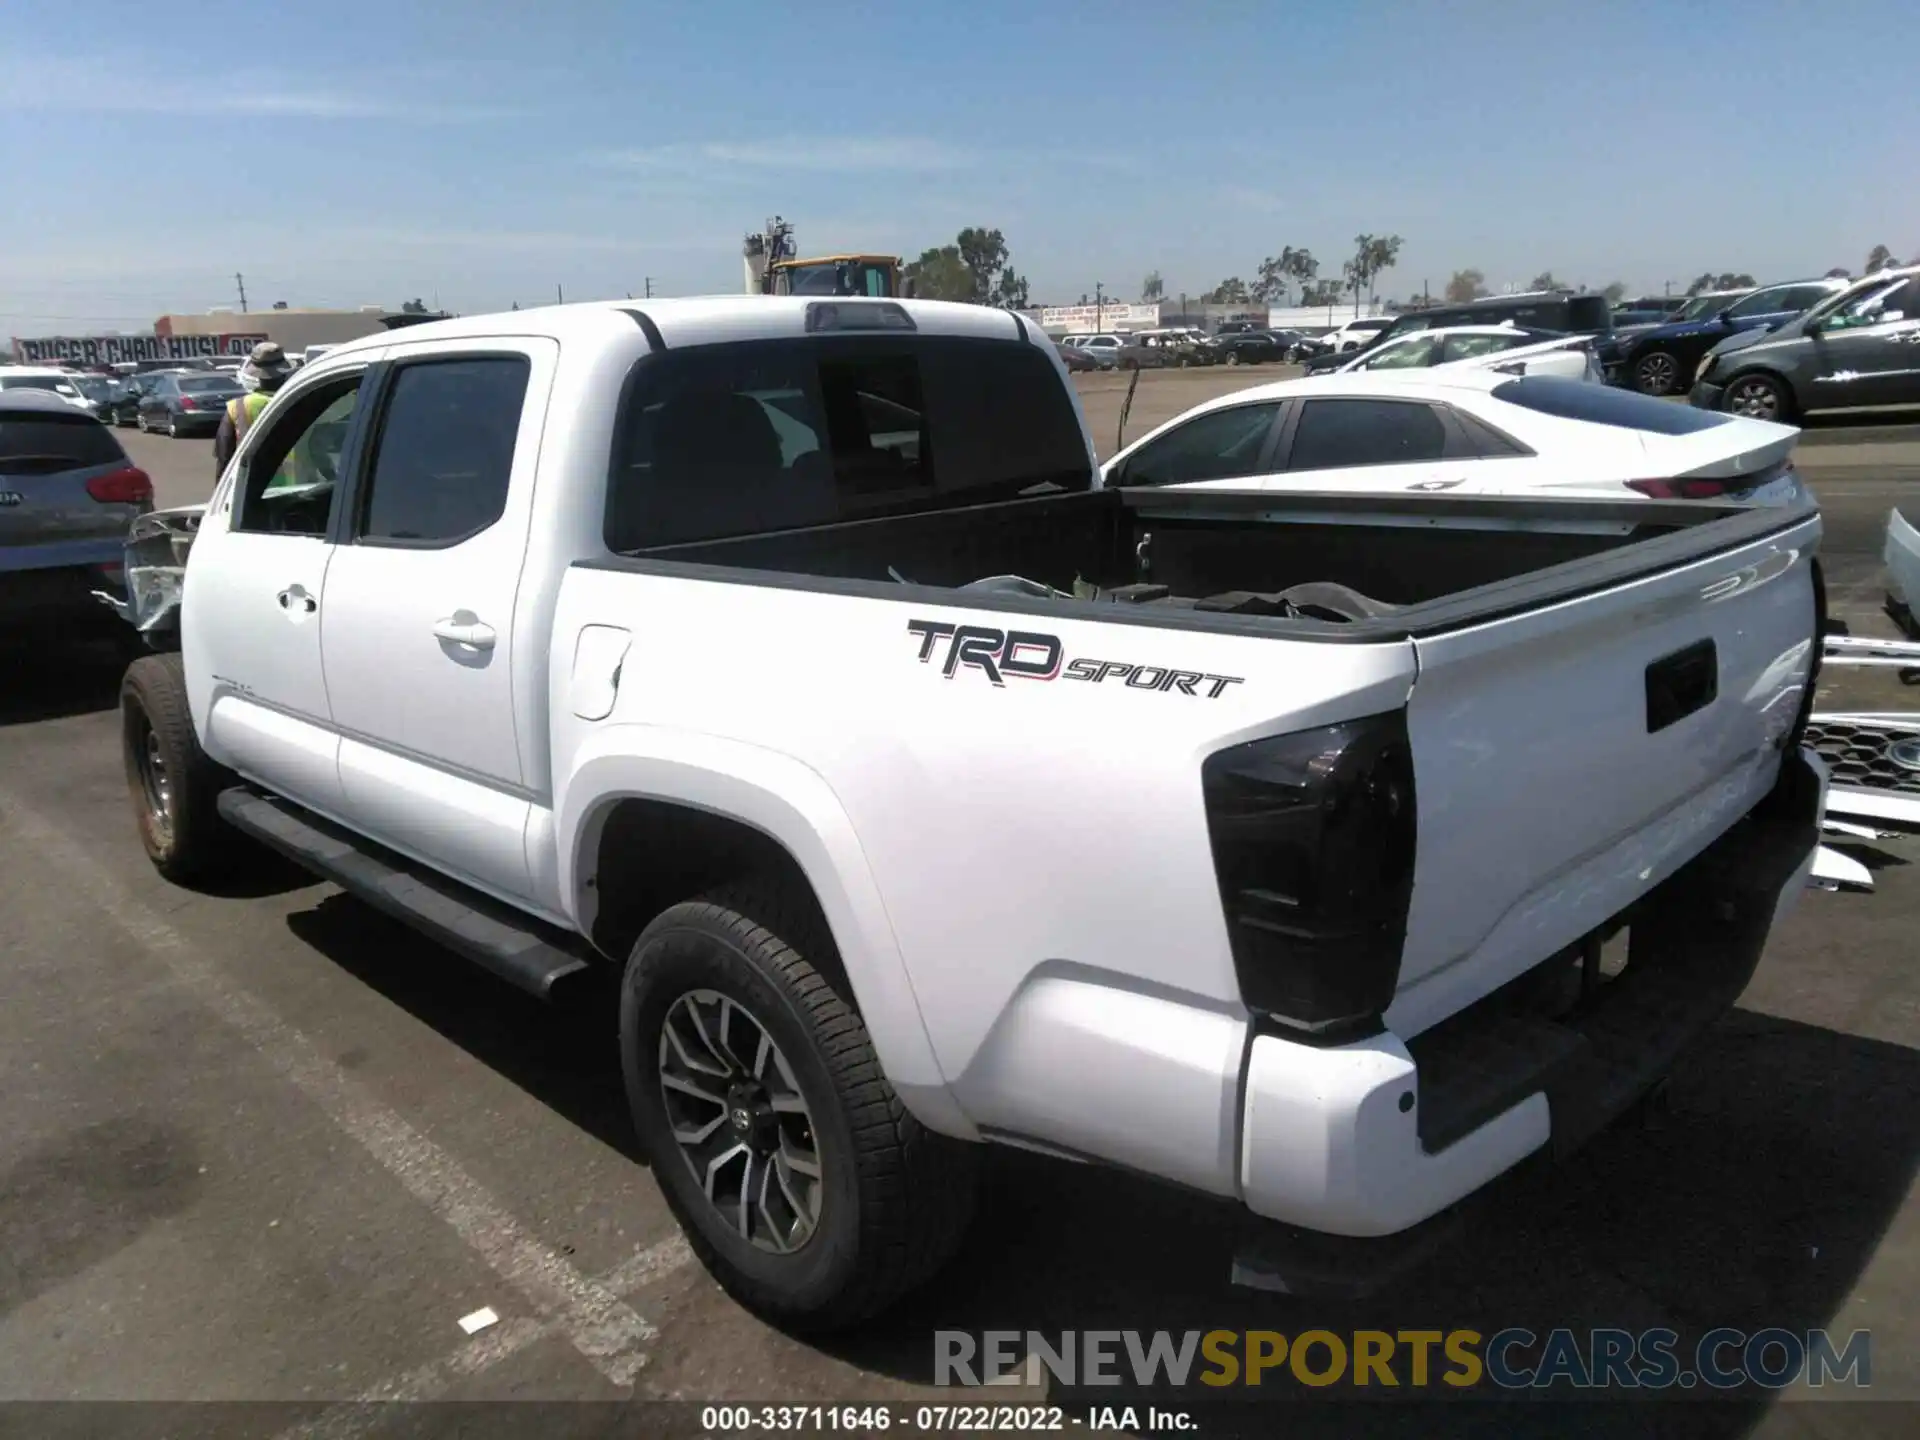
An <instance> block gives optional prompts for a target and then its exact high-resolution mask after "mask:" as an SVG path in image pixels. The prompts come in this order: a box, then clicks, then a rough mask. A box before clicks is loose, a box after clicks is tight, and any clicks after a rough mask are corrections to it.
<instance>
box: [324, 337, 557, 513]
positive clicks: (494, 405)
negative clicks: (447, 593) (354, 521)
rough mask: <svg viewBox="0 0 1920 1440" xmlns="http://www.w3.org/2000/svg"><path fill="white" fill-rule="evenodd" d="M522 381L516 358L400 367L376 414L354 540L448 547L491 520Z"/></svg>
mask: <svg viewBox="0 0 1920 1440" xmlns="http://www.w3.org/2000/svg"><path fill="white" fill-rule="evenodd" d="M531 373H532V367H531V366H529V365H528V363H527V361H526V360H525V359H524V358H523V357H521V356H517V355H486V356H463V357H460V358H457V359H446V360H420V361H412V362H409V363H407V364H405V365H402V366H400V367H399V368H398V370H397V371H396V372H395V374H394V377H393V384H392V388H391V390H390V391H389V392H388V394H387V397H386V399H385V402H384V403H383V405H382V406H381V415H380V430H379V435H378V438H377V439H376V440H375V442H374V452H373V463H372V466H371V468H370V470H369V471H368V477H367V496H366V500H365V506H366V508H365V511H364V516H363V519H362V520H361V523H360V527H359V538H360V539H361V540H362V541H374V542H386V543H389V544H402V545H422V546H425V545H432V546H445V545H456V544H458V543H459V542H460V541H462V540H465V539H468V538H470V537H471V536H474V535H477V534H479V533H480V532H481V531H482V530H485V529H486V528H487V527H488V526H489V525H491V524H493V522H494V521H496V520H498V519H499V518H500V517H501V515H502V514H504V513H505V511H506V508H507V485H508V482H509V481H510V480H511V478H512V476H513V452H514V445H515V442H516V440H517V439H518V436H519V433H520V410H521V406H522V403H523V402H524V401H525V399H526V393H527V380H528V377H529V375H530V374H531Z"/></svg>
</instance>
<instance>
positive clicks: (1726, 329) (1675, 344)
mask: <svg viewBox="0 0 1920 1440" xmlns="http://www.w3.org/2000/svg"><path fill="white" fill-rule="evenodd" d="M1846 288H1847V282H1846V281H1844V280H1796V281H1793V282H1791V283H1788V284H1784V285H1764V286H1761V287H1760V288H1759V289H1757V290H1751V291H1749V292H1748V293H1747V294H1745V295H1743V296H1741V297H1740V298H1739V299H1737V300H1733V301H1730V302H1729V303H1727V304H1725V305H1723V306H1721V307H1720V308H1719V309H1717V310H1710V311H1709V313H1707V314H1704V315H1700V316H1698V317H1697V318H1694V319H1689V320H1676V321H1673V322H1671V323H1670V324H1666V325H1656V326H1654V327H1653V328H1652V329H1650V330H1638V331H1635V332H1634V333H1633V334H1631V335H1628V336H1624V337H1622V340H1621V346H1620V351H1619V355H1618V366H1617V369H1616V372H1615V373H1616V374H1617V375H1618V376H1619V377H1620V379H1621V380H1622V382H1623V383H1625V384H1629V385H1631V386H1633V388H1634V389H1636V390H1638V391H1639V392H1640V393H1641V394H1642V395H1671V394H1674V393H1675V392H1676V391H1681V390H1685V389H1686V388H1687V384H1688V382H1689V381H1690V380H1692V378H1693V372H1694V370H1695V368H1696V367H1697V366H1698V365H1699V364H1700V357H1701V356H1702V355H1705V354H1706V353H1707V351H1709V350H1711V349H1712V348H1713V347H1714V346H1715V345H1717V344H1719V343H1720V342H1721V341H1722V340H1724V339H1726V338H1727V336H1729V335H1737V334H1739V333H1741V332H1742V331H1746V330H1755V329H1759V330H1768V329H1771V328H1773V327H1774V326H1776V325H1778V324H1780V323H1781V322H1782V321H1784V320H1791V319H1792V318H1793V317H1794V316H1796V315H1798V314H1800V313H1802V312H1803V311H1805V310H1807V309H1808V308H1810V307H1811V306H1814V305H1817V304H1819V303H1820V302H1821V301H1822V300H1824V299H1826V298H1827V297H1828V296H1829V295H1833V294H1837V293H1838V292H1839V291H1841V290H1844V289H1846Z"/></svg>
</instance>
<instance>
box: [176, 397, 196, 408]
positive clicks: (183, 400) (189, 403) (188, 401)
mask: <svg viewBox="0 0 1920 1440" xmlns="http://www.w3.org/2000/svg"><path fill="white" fill-rule="evenodd" d="M180 408H181V409H182V410H198V409H199V408H200V407H199V406H198V405H196V404H195V403H194V399H193V397H192V396H191V395H182V396H181V397H180Z"/></svg>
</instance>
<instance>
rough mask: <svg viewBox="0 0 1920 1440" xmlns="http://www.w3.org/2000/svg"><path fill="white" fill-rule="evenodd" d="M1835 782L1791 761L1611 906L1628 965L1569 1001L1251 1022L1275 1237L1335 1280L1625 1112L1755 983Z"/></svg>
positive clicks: (1247, 1143) (1249, 1177)
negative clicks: (1333, 1023) (1623, 901)
mask: <svg viewBox="0 0 1920 1440" xmlns="http://www.w3.org/2000/svg"><path fill="white" fill-rule="evenodd" d="M1826 783H1827V780H1826V768H1825V766H1824V765H1822V764H1821V762H1820V761H1819V760H1818V759H1817V758H1815V757H1814V756H1813V755H1812V753H1811V752H1807V751H1803V752H1801V753H1800V754H1798V755H1795V756H1792V757H1789V758H1788V759H1787V760H1786V761H1785V762H1783V764H1782V766H1781V776H1780V780H1779V783H1778V784H1777V785H1776V786H1775V788H1774V789H1773V791H1772V792H1771V793H1770V794H1769V795H1768V796H1767V798H1766V799H1765V800H1764V801H1762V802H1761V803H1760V804H1759V805H1758V806H1756V807H1755V808H1754V810H1753V811H1752V812H1750V813H1749V814H1748V815H1747V816H1746V817H1745V818H1743V819H1742V820H1741V821H1740V822H1739V823H1738V824H1736V825H1735V826H1734V827H1733V828H1732V829H1731V830H1729V831H1728V832H1727V833H1726V834H1725V835H1723V836H1722V837H1721V838H1720V839H1719V840H1718V841H1716V842H1715V843H1714V844H1713V845H1712V846H1710V847H1709V848H1708V849H1707V850H1706V851H1704V852H1703V853H1702V854H1700V855H1699V856H1698V857H1696V858H1695V859H1694V860H1693V861H1691V862H1690V863H1688V864H1687V865H1686V866H1684V867H1683V868H1682V869H1680V870H1679V871H1677V872H1675V874H1674V875H1673V876H1672V877H1671V878H1669V879H1668V880H1667V881H1665V882H1664V883H1663V884H1661V885H1660V886H1659V887H1658V888H1657V889H1655V890H1654V891H1652V892H1651V893H1649V894H1648V895H1647V896H1646V897H1645V898H1644V899H1642V900H1641V901H1640V902H1639V903H1638V904H1636V905H1635V906H1634V907H1633V909H1632V910H1631V912H1629V913H1628V914H1626V915H1623V916H1621V917H1617V918H1618V919H1619V921H1621V922H1622V923H1624V924H1626V925H1628V926H1630V934H1631V949H1630V956H1629V960H1628V964H1627V967H1626V969H1625V970H1624V971H1622V972H1621V973H1620V975H1619V976H1618V978H1616V979H1613V980H1609V981H1605V982H1603V983H1601V984H1599V985H1598V986H1597V987H1596V988H1595V989H1594V990H1593V991H1592V992H1591V994H1590V995H1589V997H1588V998H1587V999H1586V1000H1584V1001H1582V1002H1580V1003H1579V1004H1578V1005H1576V1006H1575V1007H1574V1008H1573V1009H1572V1010H1570V1011H1568V1012H1566V1013H1563V1014H1560V1015H1557V1016H1555V1017H1553V1018H1547V1017H1546V1016H1544V1015H1540V1014H1533V1013H1527V1012H1526V1011H1524V1010H1523V1009H1522V1008H1521V1007H1520V1006H1519V1005H1518V1004H1517V1003H1516V1000H1515V997H1514V996H1513V995H1512V994H1510V993H1507V992H1501V993H1497V994H1495V995H1493V996H1489V997H1488V998H1487V999H1486V1000H1485V1001H1483V1002H1481V1003H1480V1004H1478V1005H1475V1006H1473V1007H1470V1008H1469V1009H1468V1010H1466V1011H1464V1012H1462V1013H1461V1014H1459V1015H1456V1016H1454V1017H1452V1018H1450V1019H1448V1020H1447V1021H1445V1022H1444V1023H1443V1024H1441V1025H1439V1026H1436V1027H1434V1029H1432V1030H1429V1031H1426V1032H1424V1033H1423V1034H1421V1035H1419V1036H1416V1037H1415V1038H1414V1039H1413V1040H1412V1041H1410V1042H1409V1041H1403V1040H1401V1039H1400V1038H1399V1037H1398V1036H1395V1035H1393V1034H1391V1033H1382V1034H1380V1035H1377V1036H1374V1037H1372V1038H1371V1039H1367V1040H1363V1041H1356V1042H1353V1043H1351V1044H1347V1045H1342V1046H1338V1047H1332V1048H1325V1049H1321V1048H1315V1047H1312V1046H1308V1045H1302V1044H1299V1043H1298V1042H1296V1041H1292V1040H1288V1039H1283V1038H1280V1037H1278V1036H1274V1035H1267V1034H1260V1035H1256V1037H1255V1038H1254V1040H1253V1042H1252V1044H1251V1046H1250V1047H1249V1052H1248V1059H1247V1064H1246V1084H1245V1100H1244V1106H1245V1109H1244V1117H1243V1126H1242V1139H1241V1150H1240V1172H1241V1173H1240V1180H1241V1190H1242V1194H1243V1196H1244V1197H1245V1200H1246V1203H1247V1205H1248V1207H1249V1208H1250V1209H1251V1210H1253V1211H1254V1213H1255V1214H1257V1215H1260V1216H1263V1217H1265V1218H1267V1219H1270V1220H1275V1221H1280V1222H1283V1223H1282V1226H1281V1227H1274V1231H1273V1233H1272V1234H1269V1235H1264V1236H1262V1237H1261V1244H1262V1246H1263V1247H1265V1249H1266V1250H1268V1251H1269V1252H1272V1251H1273V1250H1274V1249H1275V1247H1278V1249H1279V1250H1280V1251H1284V1250H1285V1249H1286V1248H1287V1245H1288V1243H1289V1242H1290V1241H1291V1242H1294V1246H1295V1249H1296V1251H1298V1253H1300V1254H1310V1255H1311V1257H1312V1258H1311V1264H1310V1268H1311V1269H1312V1270H1313V1271H1314V1272H1315V1273H1316V1274H1319V1275H1321V1276H1323V1277H1324V1276H1325V1275H1326V1274H1327V1273H1328V1272H1329V1271H1331V1270H1338V1269H1340V1268H1342V1266H1348V1265H1350V1266H1351V1267H1353V1268H1354V1269H1356V1270H1360V1271H1364V1270H1366V1269H1368V1268H1377V1262H1378V1260H1379V1257H1380V1255H1381V1254H1382V1253H1385V1252H1388V1251H1391V1252H1394V1253H1396V1254H1398V1253H1401V1252H1404V1251H1405V1250H1406V1248H1407V1246H1406V1245H1405V1244H1404V1243H1402V1242H1404V1241H1405V1240H1406V1239H1408V1238H1410V1232H1412V1231H1413V1229H1414V1227H1420V1229H1421V1231H1423V1232H1430V1231H1432V1230H1433V1229H1434V1228H1435V1226H1436V1225H1437V1224H1438V1223H1439V1222H1440V1221H1442V1220H1444V1219H1445V1218H1447V1212H1449V1211H1450V1209H1451V1208H1452V1207H1455V1206H1458V1205H1459V1204H1460V1203H1461V1202H1463V1201H1465V1200H1466V1199H1467V1197H1469V1196H1471V1195H1473V1194H1474V1192H1476V1191H1478V1190H1480V1189H1481V1188H1482V1187H1484V1186H1485V1185H1487V1184H1488V1183H1489V1182H1490V1181H1492V1180H1494V1179H1495V1178H1496V1177H1498V1176H1500V1175H1501V1174H1503V1173H1505V1172H1506V1171H1508V1170H1510V1169H1512V1168H1513V1167H1514V1166H1515V1165H1517V1164H1518V1163H1519V1162H1520V1161H1522V1160H1524V1159H1526V1158H1527V1157H1529V1156H1532V1155H1535V1154H1536V1153H1540V1152H1546V1153H1550V1154H1552V1155H1553V1156H1555V1157H1560V1156H1564V1155H1565V1154H1567V1153H1568V1152H1569V1151H1571V1150H1572V1149H1574V1148H1576V1147H1577V1146H1579V1145H1580V1144H1581V1143H1582V1142H1584V1141H1585V1140H1586V1139H1588V1138H1589V1137H1591V1136H1592V1135H1593V1134H1594V1133H1595V1132H1596V1131H1597V1130H1599V1129H1600V1128H1602V1127H1603V1126H1605V1125H1606V1124H1608V1123H1609V1122H1610V1121H1612V1120H1613V1119H1615V1118H1616V1117H1617V1116H1618V1115H1620V1114H1621V1113H1622V1112H1623V1111H1625V1110H1626V1109H1628V1108H1629V1107H1630V1106H1631V1105H1632V1104H1633V1103H1634V1102H1635V1101H1636V1100H1637V1099H1639V1098H1640V1097H1641V1096H1642V1095H1644V1094H1645V1093H1646V1092H1647V1091H1648V1090H1650V1089H1652V1088H1653V1087H1654V1086H1655V1085H1656V1084H1657V1083H1658V1082H1659V1081H1660V1080H1661V1079H1662V1078H1663V1077H1664V1076H1665V1074H1666V1073H1667V1071H1668V1069H1669V1068H1670V1067H1671V1065H1672V1063H1673V1061H1674V1059H1675V1057H1676V1056H1678V1055H1679V1053H1680V1051H1681V1050H1682V1049H1683V1048H1684V1047H1685V1046H1686V1045H1687V1044H1688V1043H1689V1042H1690V1041H1692V1040H1693V1039H1694V1038H1695V1037H1696V1036H1698V1035H1699V1034H1700V1033H1701V1032H1702V1031H1704V1030H1706V1029H1707V1028H1708V1027H1709V1026H1711V1025H1712V1024H1713V1023H1714V1021H1715V1020H1717V1019H1718V1018H1719V1017H1720V1016H1721V1015H1723V1014H1724V1013H1725V1012H1726V1011H1727V1010H1728V1009H1729V1008H1730V1007H1731V1006H1732V1005H1733V1003H1734V1001H1735V999H1736V998H1737V997H1738V996H1739V994H1740V992H1741V991H1742V990H1743V989H1745V987H1746V984H1747V982H1748V980H1749V979H1750V978H1751V976H1752V974H1753V971H1754V967H1755V966H1756V965H1757V964H1758V963H1759V960H1760V954H1761V951H1762V950H1763V949H1764V948H1765V946H1766V942H1767V937H1768V935H1769V934H1770V933H1771V932H1772V930H1773V927H1774V925H1775V924H1776V923H1777V921H1779V920H1780V919H1781V918H1782V917H1783V916H1784V915H1785V914H1786V913H1787V912H1788V911H1789V910H1790V909H1791V907H1792V906H1793V904H1794V902H1795V900H1796V899H1797V898H1798V896H1799V893H1800V891H1801V890H1802V889H1803V888H1804V887H1805V885H1806V883H1807V877H1808V873H1809V871H1810V870H1811V868H1812V864H1813V857H1814V852H1815V850H1816V848H1817V845H1818V835H1819V823H1820V812H1821V807H1822V804H1823V801H1824V796H1825V790H1826ZM1566 963H1567V964H1568V965H1569V966H1571V965H1572V963H1573V962H1572V961H1571V960H1568V961H1567V962H1566ZM1423 1222H1424V1223H1423ZM1373 1237H1387V1238H1388V1240H1391V1241H1392V1242H1393V1243H1387V1241H1381V1242H1380V1243H1375V1239H1374V1238H1373ZM1343 1255H1344V1257H1345V1258H1344V1259H1342V1258H1341V1257H1342V1256H1343ZM1269 1260H1270V1264H1269V1268H1270V1269H1273V1270H1275V1271H1277V1272H1278V1271H1283V1270H1284V1264H1283V1262H1281V1261H1274V1260H1271V1255H1270V1256H1269ZM1303 1263H1304V1262H1303ZM1248 1283H1260V1282H1259V1281H1257V1280H1250V1281H1249V1282H1248ZM1274 1288H1296V1287H1294V1286H1292V1285H1286V1284H1282V1285H1278V1286H1275V1287H1274Z"/></svg>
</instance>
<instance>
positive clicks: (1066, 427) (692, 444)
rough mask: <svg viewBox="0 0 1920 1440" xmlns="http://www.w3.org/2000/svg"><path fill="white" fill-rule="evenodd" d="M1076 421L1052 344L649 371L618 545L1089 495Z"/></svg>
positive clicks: (712, 355) (660, 360) (728, 348)
mask: <svg viewBox="0 0 1920 1440" xmlns="http://www.w3.org/2000/svg"><path fill="white" fill-rule="evenodd" d="M1091 485H1092V465H1091V461H1090V458H1089V456H1088V454H1087V446H1086V439H1085V436H1084V433H1083V432H1082V430H1081V428H1080V421H1079V416H1078V413H1077V411H1076V410H1075V408H1074V405H1073V402H1072V400H1071V398H1070V392H1068V391H1067V390H1065V389H1064V388H1063V387H1062V385H1061V383H1060V379H1059V376H1058V375H1057V374H1056V373H1055V371H1054V368H1053V363H1052V360H1051V358H1050V357H1049V356H1048V355H1047V353H1046V352H1045V351H1043V350H1041V349H1040V348H1039V347H1038V346H1035V345H1030V344H1025V343H1022V342H1018V341H997V340H973V339H961V338H956V337H944V336H942V337H920V338H917V339H895V338H888V339H886V340H880V339H865V338H861V339H853V338H833V339H824V340H804V341H802V340H793V341H787V340H781V341H754V342H747V343H741V344H736V345H708V346H698V347H693V348H689V349H686V350H679V351H671V352H668V353H666V354H663V355H656V356H651V357H648V358H647V359H644V360H642V361H641V362H640V367H639V368H638V369H637V370H636V372H635V375H634V379H633V382H632V384H631V385H630V386H629V390H628V395H627V397H626V399H625V401H624V402H623V407H622V413H621V417H620V420H619V422H618V424H617V426H616V434H615V442H614V453H613V464H612V472H611V475H610V478H609V483H608V492H607V516H606V540H607V545H608V547H609V548H610V549H612V550H615V551H631V550H640V549H645V548H647V547H649V546H655V545H670V544H679V543H684V542H689V541H697V540H713V539H722V538H725V537H728V536H738V535H754V534H762V533H765V532H766V531H769V530H782V529H792V528H799V527H804V526H811V525H826V524H833V523H837V522H840V521H846V520H859V519H866V518H870V517H875V516H881V515H899V514H910V513H915V512H921V511H927V510H938V509H947V508H951V507H954V506H960V505H975V504H982V503H985V502H988V501H994V500H1009V499H1014V498H1017V497H1021V496H1040V495H1046V494H1053V493H1064V492H1066V491H1071V490H1086V489H1089V488H1091Z"/></svg>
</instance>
